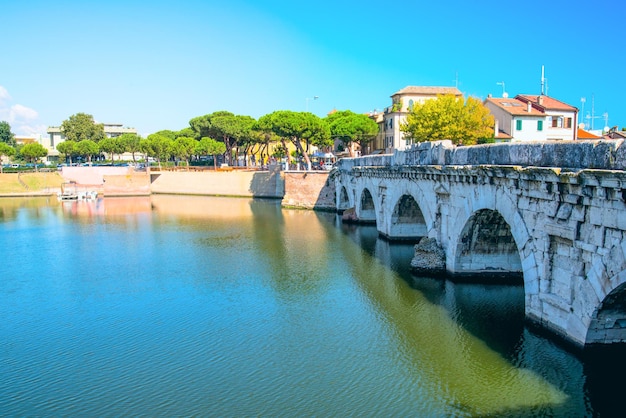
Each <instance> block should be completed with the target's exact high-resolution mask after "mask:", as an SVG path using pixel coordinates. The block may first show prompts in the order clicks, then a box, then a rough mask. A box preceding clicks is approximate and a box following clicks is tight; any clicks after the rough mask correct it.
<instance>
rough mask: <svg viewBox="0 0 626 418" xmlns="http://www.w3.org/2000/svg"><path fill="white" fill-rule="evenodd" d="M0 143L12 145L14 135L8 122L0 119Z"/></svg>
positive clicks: (13, 144) (13, 143)
mask: <svg viewBox="0 0 626 418" xmlns="http://www.w3.org/2000/svg"><path fill="white" fill-rule="evenodd" d="M0 143H5V144H8V145H10V146H12V147H14V146H15V135H14V134H13V132H11V125H9V122H5V121H0Z"/></svg>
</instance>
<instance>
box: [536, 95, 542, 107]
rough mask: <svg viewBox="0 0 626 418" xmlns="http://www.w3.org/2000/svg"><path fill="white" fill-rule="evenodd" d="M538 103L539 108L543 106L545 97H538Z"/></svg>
mask: <svg viewBox="0 0 626 418" xmlns="http://www.w3.org/2000/svg"><path fill="white" fill-rule="evenodd" d="M537 103H538V104H539V106H543V95H539V96H537Z"/></svg>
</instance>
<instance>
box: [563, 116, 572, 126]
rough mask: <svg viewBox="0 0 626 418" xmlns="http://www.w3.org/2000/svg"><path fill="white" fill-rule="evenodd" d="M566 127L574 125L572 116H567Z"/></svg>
mask: <svg viewBox="0 0 626 418" xmlns="http://www.w3.org/2000/svg"><path fill="white" fill-rule="evenodd" d="M565 127H566V128H571V127H572V118H565Z"/></svg>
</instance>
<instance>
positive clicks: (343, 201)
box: [337, 186, 354, 211]
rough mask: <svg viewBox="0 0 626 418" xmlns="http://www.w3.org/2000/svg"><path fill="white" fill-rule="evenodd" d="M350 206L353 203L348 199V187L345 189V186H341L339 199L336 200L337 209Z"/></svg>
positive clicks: (340, 209) (341, 209)
mask: <svg viewBox="0 0 626 418" xmlns="http://www.w3.org/2000/svg"><path fill="white" fill-rule="evenodd" d="M352 207H354V204H353V203H352V200H351V199H350V193H348V189H346V186H341V190H340V191H339V200H338V202H337V209H338V210H339V211H344V210H346V209H350V208H352Z"/></svg>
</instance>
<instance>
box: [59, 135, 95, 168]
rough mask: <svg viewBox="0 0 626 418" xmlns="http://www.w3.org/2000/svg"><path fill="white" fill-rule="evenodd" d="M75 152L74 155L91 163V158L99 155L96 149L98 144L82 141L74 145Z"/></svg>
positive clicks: (87, 140)
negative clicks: (82, 157)
mask: <svg viewBox="0 0 626 418" xmlns="http://www.w3.org/2000/svg"><path fill="white" fill-rule="evenodd" d="M65 142H69V141H65ZM69 143H72V142H69ZM59 145H60V144H59ZM75 151H76V154H78V155H82V156H85V157H87V161H89V162H91V157H92V156H94V155H97V154H99V153H100V147H98V144H97V143H96V142H94V141H91V140H89V139H83V140H82V141H80V142H78V143H76V147H75Z"/></svg>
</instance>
